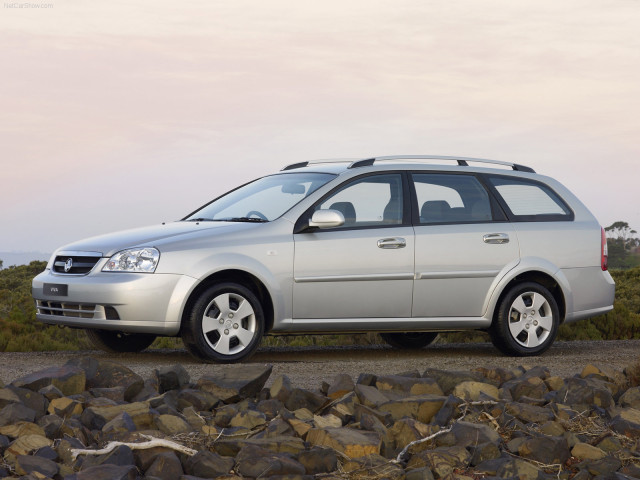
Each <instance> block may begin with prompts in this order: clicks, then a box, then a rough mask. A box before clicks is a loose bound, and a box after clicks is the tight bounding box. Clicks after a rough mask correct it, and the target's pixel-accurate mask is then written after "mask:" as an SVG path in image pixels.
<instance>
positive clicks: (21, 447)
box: [4, 435, 53, 461]
mask: <svg viewBox="0 0 640 480" xmlns="http://www.w3.org/2000/svg"><path fill="white" fill-rule="evenodd" d="M52 444H53V442H52V441H51V440H49V439H48V438H47V437H43V436H42V435H24V436H22V437H18V438H16V439H15V440H14V441H13V442H11V444H9V446H8V447H7V448H6V450H5V451H4V457H5V459H6V460H8V461H14V460H15V458H17V457H18V456H19V455H28V454H30V453H31V452H33V451H34V450H37V449H39V448H42V447H50V446H51V445H52Z"/></svg>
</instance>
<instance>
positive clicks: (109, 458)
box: [82, 445, 135, 470]
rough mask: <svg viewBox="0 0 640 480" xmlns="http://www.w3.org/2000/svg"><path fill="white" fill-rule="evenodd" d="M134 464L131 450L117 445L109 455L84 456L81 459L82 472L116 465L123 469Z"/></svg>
mask: <svg viewBox="0 0 640 480" xmlns="http://www.w3.org/2000/svg"><path fill="white" fill-rule="evenodd" d="M134 464H135V459H134V457H133V450H131V448H130V447H128V446H126V445H118V446H117V447H116V448H114V449H113V450H112V451H110V452H109V453H105V454H103V455H86V456H85V457H83V462H82V470H86V469H89V468H91V467H94V466H96V465H118V466H120V467H124V466H127V465H134Z"/></svg>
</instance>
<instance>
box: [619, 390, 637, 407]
mask: <svg viewBox="0 0 640 480" xmlns="http://www.w3.org/2000/svg"><path fill="white" fill-rule="evenodd" d="M618 405H620V406H621V407H631V408H635V409H636V410H640V387H632V388H630V389H628V390H627V391H626V392H624V393H623V394H622V395H621V396H620V398H619V399H618Z"/></svg>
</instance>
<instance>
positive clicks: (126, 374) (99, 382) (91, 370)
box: [66, 357, 144, 402]
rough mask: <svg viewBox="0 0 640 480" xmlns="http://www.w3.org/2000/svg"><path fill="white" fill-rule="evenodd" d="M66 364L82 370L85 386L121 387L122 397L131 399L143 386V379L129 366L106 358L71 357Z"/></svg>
mask: <svg viewBox="0 0 640 480" xmlns="http://www.w3.org/2000/svg"><path fill="white" fill-rule="evenodd" d="M66 365H71V366H76V367H79V368H81V369H82V370H84V373H85V376H86V388H88V389H92V388H112V387H123V388H124V399H125V400H126V401H127V402H129V401H131V400H132V399H133V398H134V397H135V396H136V395H137V394H138V393H139V392H140V391H141V390H142V389H143V387H144V380H143V379H142V377H141V376H140V375H138V374H137V373H135V372H134V371H133V370H131V369H130V368H127V367H125V366H124V365H120V364H119V363H115V362H110V361H108V360H96V359H95V358H91V357H81V358H72V359H71V360H69V361H68V362H67V364H66Z"/></svg>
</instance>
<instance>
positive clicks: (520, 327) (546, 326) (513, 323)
mask: <svg viewBox="0 0 640 480" xmlns="http://www.w3.org/2000/svg"><path fill="white" fill-rule="evenodd" d="M559 323H560V310H559V309H558V303H557V302H556V300H555V298H554V297H553V295H552V294H551V292H550V291H549V290H547V289H546V288H545V287H543V286H542V285H540V284H538V283H535V282H526V283H521V284H518V285H516V286H514V287H513V288H511V290H509V291H508V292H507V294H506V295H505V296H504V298H503V299H502V301H501V302H500V305H498V312H497V314H496V316H495V318H494V320H493V324H492V325H491V328H490V329H489V335H490V337H491V342H492V343H493V345H494V346H495V347H496V348H497V349H499V350H500V351H501V352H502V353H504V354H505V355H510V356H516V357H529V356H534V355H540V354H541V353H543V352H544V351H546V350H547V349H548V348H549V347H550V346H551V344H553V341H554V340H555V338H556V335H557V333H558V324H559Z"/></svg>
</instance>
